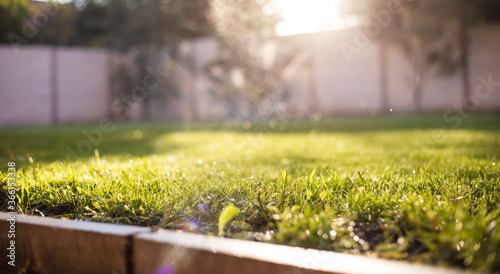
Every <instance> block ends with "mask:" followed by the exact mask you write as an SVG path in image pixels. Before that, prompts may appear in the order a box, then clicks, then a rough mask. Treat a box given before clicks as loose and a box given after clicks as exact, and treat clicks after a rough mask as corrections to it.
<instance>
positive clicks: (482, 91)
mask: <svg viewBox="0 0 500 274" xmlns="http://www.w3.org/2000/svg"><path fill="white" fill-rule="evenodd" d="M499 34H500V25H488V26H481V27H477V28H475V29H473V30H472V31H471V44H470V61H469V63H470V82H471V92H472V97H471V99H470V100H469V101H470V102H469V103H470V104H471V105H472V106H473V107H474V109H475V110H479V111H497V110H499V109H500V92H497V91H498V90H499V89H500V87H498V82H500V54H499V52H498V49H500V35H499ZM355 37H356V30H355V29H347V30H342V31H336V32H326V33H317V34H305V35H298V36H292V37H283V38H279V39H277V40H275V41H274V42H272V43H273V47H272V48H273V49H274V52H275V53H277V52H279V53H283V52H289V53H291V54H296V55H297V58H296V59H297V62H295V67H294V68H293V69H291V70H290V71H289V78H288V80H287V86H288V89H289V91H290V95H289V97H288V99H287V101H286V106H287V108H286V109H287V110H286V111H287V112H288V113H289V114H290V115H299V116H300V115H309V114H312V113H321V114H323V115H331V114H340V113H367V114H372V115H375V114H377V113H379V112H380V111H381V110H382V108H383V102H382V97H381V93H382V90H381V89H382V88H383V86H382V85H381V81H382V80H381V79H382V78H381V73H382V71H381V62H380V61H381V59H380V50H381V45H380V43H379V42H377V41H376V40H373V41H369V43H368V44H367V45H366V46H365V47H363V48H359V49H358V50H357V51H356V52H355V54H353V55H352V56H349V57H350V59H351V60H350V62H348V61H349V60H348V58H346V54H345V52H343V51H342V49H341V45H342V44H345V43H352V41H353V40H354V39H355ZM217 50H218V46H217V44H216V42H215V41H214V40H212V39H208V38H207V39H199V40H194V41H191V42H186V43H184V44H183V45H182V48H181V52H182V56H183V57H184V58H183V59H184V60H188V61H189V63H190V64H189V67H190V68H189V69H185V68H186V67H187V65H186V66H185V65H183V64H175V68H174V72H173V73H174V77H175V79H176V80H175V81H176V83H177V86H178V89H179V90H180V92H179V95H178V96H170V97H166V99H164V101H154V102H153V103H152V105H151V110H152V111H151V113H152V114H153V117H152V118H153V119H155V120H188V121H190V120H213V119H222V118H225V117H227V116H228V113H229V112H228V111H227V107H226V106H224V104H222V103H221V102H220V101H218V100H217V99H216V98H214V97H212V96H211V94H210V92H209V91H210V89H211V87H212V85H213V84H212V83H211V81H210V80H209V79H208V77H206V75H205V74H204V69H205V65H206V64H207V63H208V62H210V61H212V60H213V58H215V57H216V55H217ZM386 54H387V58H388V59H387V60H388V62H387V70H386V71H385V72H386V73H387V75H388V77H387V83H386V91H387V98H388V102H387V103H388V108H390V109H392V110H393V111H395V112H409V111H412V96H413V95H412V92H411V85H410V82H411V81H410V79H411V77H412V74H411V67H410V65H409V62H408V61H407V60H406V58H405V57H404V56H403V55H402V54H401V53H400V51H399V50H397V49H396V48H394V47H391V46H389V47H388V48H387V53H386ZM114 58H115V54H114V53H112V52H110V51H107V50H90V49H82V48H54V47H46V46H25V47H20V48H18V51H15V50H14V49H13V48H12V47H10V46H7V45H6V46H0V60H1V61H0V126H11V125H30V124H36V125H40V124H41V125H46V124H55V123H59V124H62V123H74V122H93V121H98V120H99V119H102V118H104V117H108V116H110V115H111V105H112V98H111V86H110V81H109V76H110V73H111V70H112V66H113V62H114V61H113V60H114ZM487 82H490V84H488V83H487ZM492 82H493V85H492ZM495 83H497V84H495ZM461 102H462V85H461V79H460V75H459V73H456V74H455V75H452V76H451V77H448V78H439V77H431V78H430V79H429V81H428V83H427V84H426V89H425V93H424V95H423V100H422V103H423V104H422V105H423V110H424V111H445V110H450V109H453V108H456V106H457V105H458V104H460V103H461ZM135 106H137V107H135V108H134V112H133V115H132V119H137V118H138V113H139V112H140V102H135Z"/></svg>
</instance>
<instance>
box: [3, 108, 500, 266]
mask: <svg viewBox="0 0 500 274" xmlns="http://www.w3.org/2000/svg"><path fill="white" fill-rule="evenodd" d="M249 125H250V124H249V123H248V122H247V123H245V124H244V127H243V126H241V124H238V123H230V122H228V123H224V124H189V125H182V124H120V125H113V127H114V128H113V130H112V131H111V132H109V133H104V132H102V131H100V132H99V133H97V130H98V129H99V126H97V125H96V126H92V125H88V126H84V127H82V126H78V127H75V126H63V127H47V128H34V129H28V128H17V129H2V130H1V131H0V140H1V142H0V163H2V168H1V169H0V183H1V184H2V186H1V188H0V210H2V211H8V208H7V190H8V186H7V178H8V177H7V176H8V175H7V173H8V172H7V163H8V162H15V163H16V169H17V170H16V172H17V181H16V183H17V187H18V189H19V190H18V191H17V199H18V201H17V202H18V204H17V205H18V207H17V211H18V212H19V213H23V214H30V215H43V216H54V217H65V218H71V219H85V220H91V221H98V222H112V223H125V224H134V225H145V226H154V227H162V228H167V229H182V230H186V231H192V232H195V233H203V234H211V235H217V233H218V227H217V224H218V218H219V215H220V213H221V211H222V210H223V209H224V207H225V206H227V205H229V204H233V205H235V206H236V207H238V208H239V210H240V213H239V214H238V215H236V217H235V218H234V219H233V221H232V222H231V223H230V224H229V225H228V226H227V227H226V230H225V233H224V234H225V236H226V237H235V238H243V239H249V240H258V241H266V242H275V243H281V244H287V245H296V246H303V247H312V248H319V249H326V250H334V251H340V252H348V253H361V254H375V255H377V256H380V257H386V258H394V259H405V260H410V261H417V262H424V263H429V264H438V265H451V266H459V267H467V268H469V269H478V270H486V271H500V249H499V246H500V228H499V227H498V223H499V222H500V220H499V216H500V167H499V166H500V114H475V115H472V116H471V117H470V118H468V119H462V120H461V123H460V125H458V124H455V121H454V122H453V123H447V122H445V121H444V120H443V118H442V116H441V115H424V116H397V117H396V116H387V117H349V118H332V119H326V120H321V121H318V122H313V123H312V122H305V121H293V122H286V121H283V120H273V121H271V122H269V123H257V124H253V125H252V127H251V128H249V129H244V128H248V127H249ZM457 126H458V127H457ZM83 131H85V132H87V133H88V132H90V135H89V134H87V136H91V137H90V138H89V137H87V136H86V134H84V133H82V132H83ZM100 134H102V141H101V140H99V139H101V138H99V136H100ZM94 143H95V144H94ZM79 150H80V152H82V153H81V154H79V152H78V151H79ZM283 170H284V171H285V172H282V171H283Z"/></svg>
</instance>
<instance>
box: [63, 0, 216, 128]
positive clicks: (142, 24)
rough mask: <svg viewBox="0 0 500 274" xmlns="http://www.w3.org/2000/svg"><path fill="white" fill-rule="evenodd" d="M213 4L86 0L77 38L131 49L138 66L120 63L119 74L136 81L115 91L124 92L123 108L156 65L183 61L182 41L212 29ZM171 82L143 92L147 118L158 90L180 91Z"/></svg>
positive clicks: (185, 0) (79, 41)
mask: <svg viewBox="0 0 500 274" xmlns="http://www.w3.org/2000/svg"><path fill="white" fill-rule="evenodd" d="M208 8H209V5H208V2H207V1H206V0H171V1H158V0H157V1H138V2H137V1H123V0H108V1H85V2H84V3H83V4H82V7H81V11H80V12H79V14H78V16H77V17H76V19H75V20H74V28H75V32H74V33H73V36H72V39H71V42H72V43H74V44H78V45H82V44H83V45H88V46H104V47H110V48H114V49H117V50H120V51H122V52H128V53H131V55H132V56H133V57H132V58H133V59H134V60H135V67H136V70H130V69H124V68H117V72H118V73H115V74H114V79H116V77H118V75H121V78H123V80H124V82H128V83H129V85H130V86H126V85H123V84H120V85H117V86H119V88H118V89H119V90H118V91H116V92H115V94H121V98H120V99H118V101H119V102H121V103H122V106H121V107H120V109H124V108H125V106H126V105H129V104H130V102H129V101H130V96H131V95H132V94H131V93H132V92H134V88H136V87H138V86H142V85H143V84H144V79H145V77H147V75H148V74H150V73H151V68H156V67H158V66H163V65H164V63H165V61H166V60H165V58H168V59H171V60H173V61H174V62H175V63H177V62H178V61H179V60H178V58H179V54H178V50H179V45H180V43H181V41H183V40H185V39H190V38H195V37H200V36H204V35H209V34H210V33H211V25H210V24H209V22H208V20H207V17H206V14H207V13H208ZM163 49H166V54H161V53H162V52H163V51H162V50H163ZM130 74H134V75H130ZM161 77H168V76H167V75H161ZM125 78H126V80H125ZM130 79H135V80H134V81H130ZM169 82H171V81H165V82H164V83H165V84H166V85H167V88H165V86H164V87H161V86H160V85H151V88H147V91H148V92H147V93H146V94H145V96H140V97H141V99H140V101H141V102H142V104H143V113H142V117H143V119H145V120H147V119H149V118H150V116H151V114H150V104H151V99H152V96H153V94H154V95H155V96H162V94H161V93H159V92H157V91H159V90H165V89H166V90H167V91H170V92H175V87H174V86H173V85H172V84H169ZM157 84H160V83H157ZM153 86H154V88H153ZM136 97H137V96H136ZM126 98H129V99H126Z"/></svg>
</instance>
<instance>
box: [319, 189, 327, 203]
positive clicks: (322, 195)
mask: <svg viewBox="0 0 500 274" xmlns="http://www.w3.org/2000/svg"><path fill="white" fill-rule="evenodd" d="M327 197H328V191H326V190H324V191H322V192H321V193H320V194H319V198H321V200H322V201H325V200H326V198H327Z"/></svg>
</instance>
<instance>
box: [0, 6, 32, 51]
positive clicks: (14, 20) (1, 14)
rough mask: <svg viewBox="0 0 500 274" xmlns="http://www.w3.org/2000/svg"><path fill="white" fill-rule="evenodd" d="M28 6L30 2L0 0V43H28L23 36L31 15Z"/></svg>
mask: <svg viewBox="0 0 500 274" xmlns="http://www.w3.org/2000/svg"><path fill="white" fill-rule="evenodd" d="M28 4H29V1H28V0H0V43H11V44H14V43H21V42H26V41H27V39H26V38H25V37H23V36H22V35H21V34H22V33H23V26H24V22H25V20H26V19H27V18H29V15H30V10H29V5H28ZM19 40H22V41H19Z"/></svg>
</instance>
